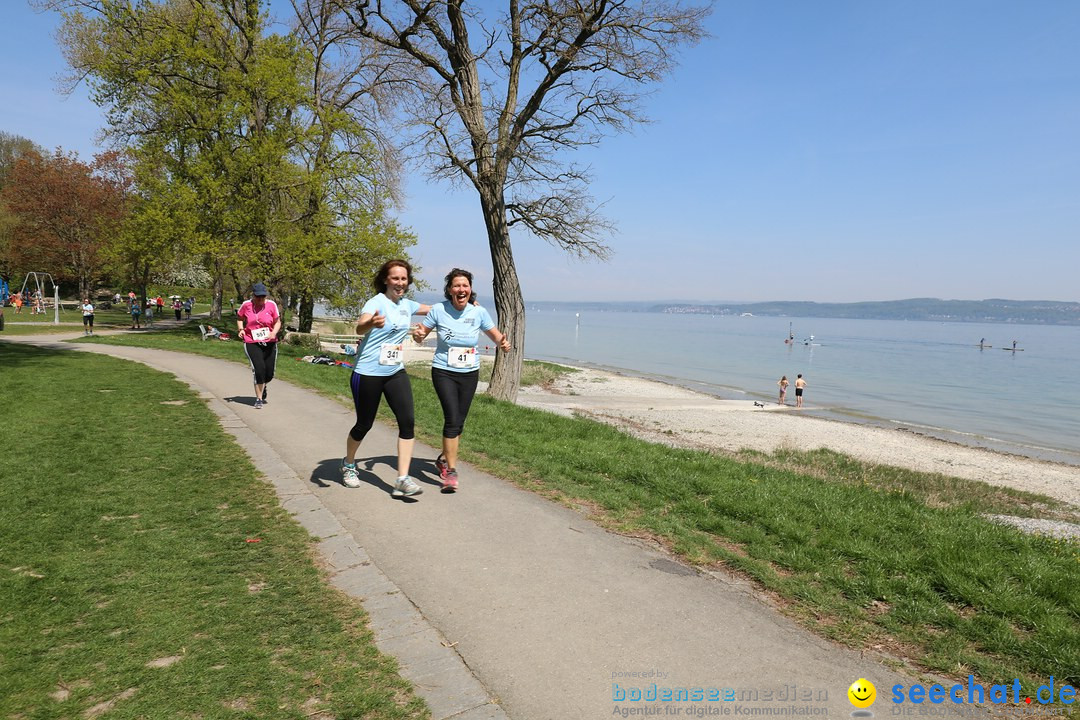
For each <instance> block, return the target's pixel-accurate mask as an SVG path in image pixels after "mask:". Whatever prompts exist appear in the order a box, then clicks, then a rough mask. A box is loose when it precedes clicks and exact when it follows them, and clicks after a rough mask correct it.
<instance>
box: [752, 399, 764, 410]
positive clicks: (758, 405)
mask: <svg viewBox="0 0 1080 720" xmlns="http://www.w3.org/2000/svg"><path fill="white" fill-rule="evenodd" d="M754 407H759V408H763V407H765V403H759V402H758V401H757V400H755V401H754Z"/></svg>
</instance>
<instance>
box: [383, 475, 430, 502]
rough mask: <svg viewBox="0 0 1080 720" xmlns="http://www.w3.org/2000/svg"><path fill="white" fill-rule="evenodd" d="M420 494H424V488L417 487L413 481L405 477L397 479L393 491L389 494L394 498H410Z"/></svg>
mask: <svg viewBox="0 0 1080 720" xmlns="http://www.w3.org/2000/svg"><path fill="white" fill-rule="evenodd" d="M422 492H424V488H422V487H420V486H419V485H417V484H416V481H415V480H413V479H412V478H411V477H409V476H408V475H406V476H405V477H402V478H398V479H397V482H396V483H394V491H393V492H392V493H390V494H391V495H392V496H394V497H403V496H404V497H412V496H413V495H419V494H420V493H422Z"/></svg>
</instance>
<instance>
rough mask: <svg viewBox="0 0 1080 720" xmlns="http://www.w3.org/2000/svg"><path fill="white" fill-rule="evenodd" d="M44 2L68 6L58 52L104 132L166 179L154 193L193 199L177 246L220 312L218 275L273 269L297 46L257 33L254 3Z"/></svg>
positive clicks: (296, 99) (291, 133) (291, 132)
mask: <svg viewBox="0 0 1080 720" xmlns="http://www.w3.org/2000/svg"><path fill="white" fill-rule="evenodd" d="M49 6H50V7H61V8H66V9H67V10H68V12H67V13H66V14H65V24H64V30H63V32H62V34H61V38H62V42H63V45H64V49H65V53H66V55H67V58H68V61H69V63H70V64H71V66H72V68H73V69H74V70H75V71H76V73H79V74H81V75H83V76H85V77H87V78H88V80H89V83H90V86H91V88H92V91H93V92H92V97H93V99H94V100H95V102H97V103H98V104H100V105H102V106H104V107H106V108H107V113H108V120H109V130H108V134H109V135H110V136H111V137H112V138H114V139H115V140H117V141H119V142H122V143H126V144H128V145H129V146H131V147H132V153H133V155H134V157H135V158H136V162H137V163H138V164H149V165H150V166H151V167H153V168H155V172H157V173H158V174H159V175H160V176H161V177H163V178H166V179H167V183H166V184H165V185H163V186H160V187H158V188H156V189H155V193H156V194H158V195H160V193H161V192H166V191H167V189H168V188H176V189H177V192H178V193H181V194H184V193H185V192H186V193H188V194H194V195H195V196H196V197H198V200H199V202H198V203H197V205H196V206H195V207H196V210H197V212H198V218H197V223H196V230H195V232H194V233H193V235H192V236H190V237H189V238H187V240H188V243H187V245H186V247H187V248H188V249H189V251H190V252H191V253H192V254H194V255H195V256H196V257H199V258H201V260H202V264H203V265H204V267H206V268H207V269H208V270H209V271H210V272H211V273H212V275H213V276H214V304H213V307H212V315H213V316H215V317H220V312H221V297H222V292H223V287H224V279H225V277H227V276H228V275H230V274H232V273H235V272H237V271H238V270H243V271H247V272H248V273H249V274H250V273H258V274H265V273H266V272H267V271H268V269H269V268H271V267H272V266H273V262H274V259H273V251H272V250H273V243H272V242H271V240H272V238H271V237H270V232H271V227H272V224H273V223H272V218H273V214H274V212H275V211H276V209H277V204H278V198H279V195H280V192H279V189H280V187H281V185H282V183H283V182H285V180H286V179H287V178H291V177H292V168H291V166H290V163H289V152H290V149H291V148H292V147H293V146H295V144H296V142H297V137H296V136H297V127H296V125H295V123H293V121H292V119H291V117H292V114H293V113H294V111H295V108H296V106H297V105H298V104H299V103H300V102H301V100H302V97H303V86H302V84H301V83H300V82H299V81H298V79H297V78H298V72H303V68H304V67H305V62H304V56H303V54H302V53H300V52H299V51H298V49H297V47H296V44H295V43H294V42H293V41H292V40H291V39H290V38H286V37H281V36H278V35H272V34H266V33H265V31H266V24H267V21H266V16H265V14H264V13H263V12H261V9H260V3H259V2H255V1H254V0H244V1H241V0H172V1H171V2H164V3H154V2H148V1H144V2H140V3H138V4H134V5H133V4H131V3H129V2H126V1H124V0H94V1H88V2H81V1H80V2H65V1H59V2H52V3H49ZM181 188H183V189H184V190H183V191H181Z"/></svg>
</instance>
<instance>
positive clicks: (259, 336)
mask: <svg viewBox="0 0 1080 720" xmlns="http://www.w3.org/2000/svg"><path fill="white" fill-rule="evenodd" d="M251 339H252V340H254V341H255V342H266V341H267V340H269V339H270V328H255V329H254V330H252V331H251Z"/></svg>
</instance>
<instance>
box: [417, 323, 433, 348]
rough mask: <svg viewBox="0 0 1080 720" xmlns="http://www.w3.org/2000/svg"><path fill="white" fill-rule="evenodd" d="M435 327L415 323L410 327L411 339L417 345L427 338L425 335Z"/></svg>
mask: <svg viewBox="0 0 1080 720" xmlns="http://www.w3.org/2000/svg"><path fill="white" fill-rule="evenodd" d="M434 329H435V328H429V327H427V326H425V325H424V324H423V323H416V324H415V325H413V328H412V339H413V342H415V343H416V344H417V345H419V344H420V343H422V342H424V341H425V340H427V336H428V335H430V334H431V331H432V330H434Z"/></svg>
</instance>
